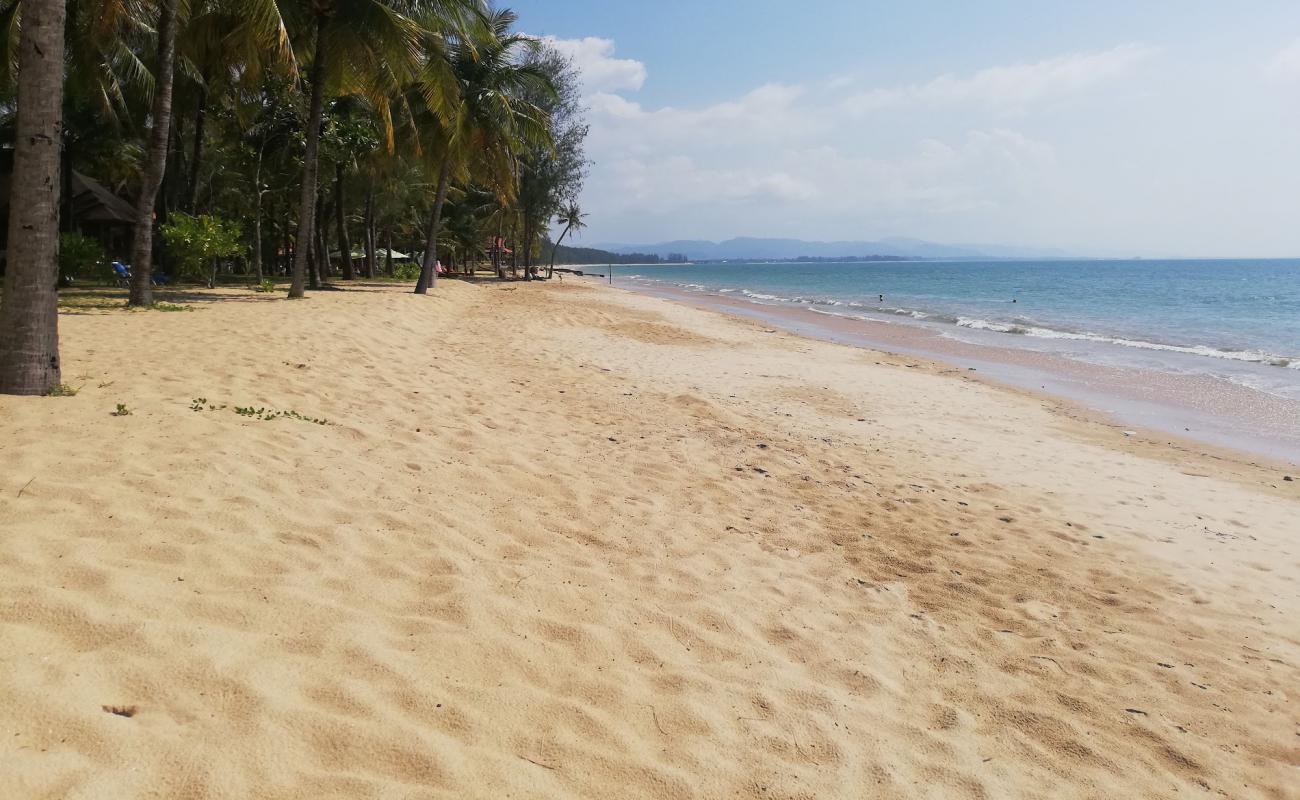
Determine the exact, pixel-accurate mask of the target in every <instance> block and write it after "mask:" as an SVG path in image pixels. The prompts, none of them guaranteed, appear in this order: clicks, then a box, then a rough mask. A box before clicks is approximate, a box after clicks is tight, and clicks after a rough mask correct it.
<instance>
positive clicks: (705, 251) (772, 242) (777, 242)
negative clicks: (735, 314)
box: [593, 236, 1071, 261]
mask: <svg viewBox="0 0 1300 800" xmlns="http://www.w3.org/2000/svg"><path fill="white" fill-rule="evenodd" d="M593 247H594V248H595V249H599V250H608V251H610V252H614V253H653V254H657V255H660V256H663V257H667V256H668V255H669V254H670V253H684V254H685V255H686V256H687V257H688V258H690V259H692V260H696V261H706V260H718V259H734V260H740V259H773V258H799V257H800V256H809V257H812V258H836V257H840V256H871V255H880V256H905V257H908V258H1064V257H1068V256H1069V255H1071V254H1070V253H1067V252H1066V251H1064V250H1058V249H1054V248H1032V247H1015V246H1010V245H993V244H989V245H984V244H939V243H936V242H927V241H924V240H922V239H909V238H906V237H899V236H895V237H889V238H885V239H879V240H877V241H837V242H820V241H805V240H803V239H764V238H757V237H748V236H741V237H736V238H733V239H727V240H726V241H722V242H711V241H707V240H703V239H679V240H676V241H671V242H660V243H657V244H623V243H613V242H611V243H600V244H596V245H593Z"/></svg>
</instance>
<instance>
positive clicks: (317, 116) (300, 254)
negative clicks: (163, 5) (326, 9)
mask: <svg viewBox="0 0 1300 800" xmlns="http://www.w3.org/2000/svg"><path fill="white" fill-rule="evenodd" d="M169 1H171V0H169ZM323 33H324V21H323V20H322V19H320V18H319V17H317V18H316V52H315V55H313V56H312V63H311V77H310V80H311V106H310V108H309V109H308V113H307V152H306V154H305V155H304V156H303V159H302V195H301V202H300V203H299V204H298V208H299V210H298V238H297V241H298V248H297V251H296V252H295V253H294V257H293V278H292V279H291V280H290V282H289V297H291V298H296V297H302V296H303V295H304V294H306V290H305V288H304V285H303V284H304V283H305V280H306V277H307V276H306V273H307V250H308V249H309V248H310V247H311V243H312V241H313V240H314V238H315V237H314V236H313V235H312V233H313V227H314V226H313V223H314V222H315V216H316V214H315V211H316V150H317V148H318V146H319V144H320V123H321V115H322V114H323V113H324V110H325V44H324V36H323Z"/></svg>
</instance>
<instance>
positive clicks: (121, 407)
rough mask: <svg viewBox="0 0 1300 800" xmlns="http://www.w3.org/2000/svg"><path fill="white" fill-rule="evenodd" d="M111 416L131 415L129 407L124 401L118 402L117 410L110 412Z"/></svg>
mask: <svg viewBox="0 0 1300 800" xmlns="http://www.w3.org/2000/svg"><path fill="white" fill-rule="evenodd" d="M112 416H114V417H129V416H131V409H129V408H127V407H126V404H125V403H118V404H117V410H116V411H114V412H113V413H112Z"/></svg>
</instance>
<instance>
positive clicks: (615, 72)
mask: <svg viewBox="0 0 1300 800" xmlns="http://www.w3.org/2000/svg"><path fill="white" fill-rule="evenodd" d="M543 41H545V42H546V43H548V44H550V45H551V46H552V47H554V48H555V49H556V50H558V51H560V52H561V53H563V54H564V55H566V56H568V57H569V58H571V59H573V64H574V66H576V67H577V68H578V70H579V71H580V72H581V73H582V84H583V88H584V89H585V90H586V91H587V92H618V91H636V90H637V89H640V88H641V86H642V85H643V84H644V83H645V77H646V69H645V64H642V63H641V62H640V61H636V60H634V59H630V58H614V41H613V40H612V39H600V38H597V37H595V36H588V37H586V38H583V39H556V38H555V37H553V36H546V37H543Z"/></svg>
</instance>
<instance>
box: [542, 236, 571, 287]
mask: <svg viewBox="0 0 1300 800" xmlns="http://www.w3.org/2000/svg"><path fill="white" fill-rule="evenodd" d="M571 227H573V226H571V225H565V226H564V230H562V231H560V238H558V239H556V240H555V244H553V245H551V264H550V266H548V267H547V268H546V280H548V281H549V280H550V279H551V278H553V277H555V251H556V250H559V249H560V242H562V241H564V236H565V234H567V233H568V232H569V228H571Z"/></svg>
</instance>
